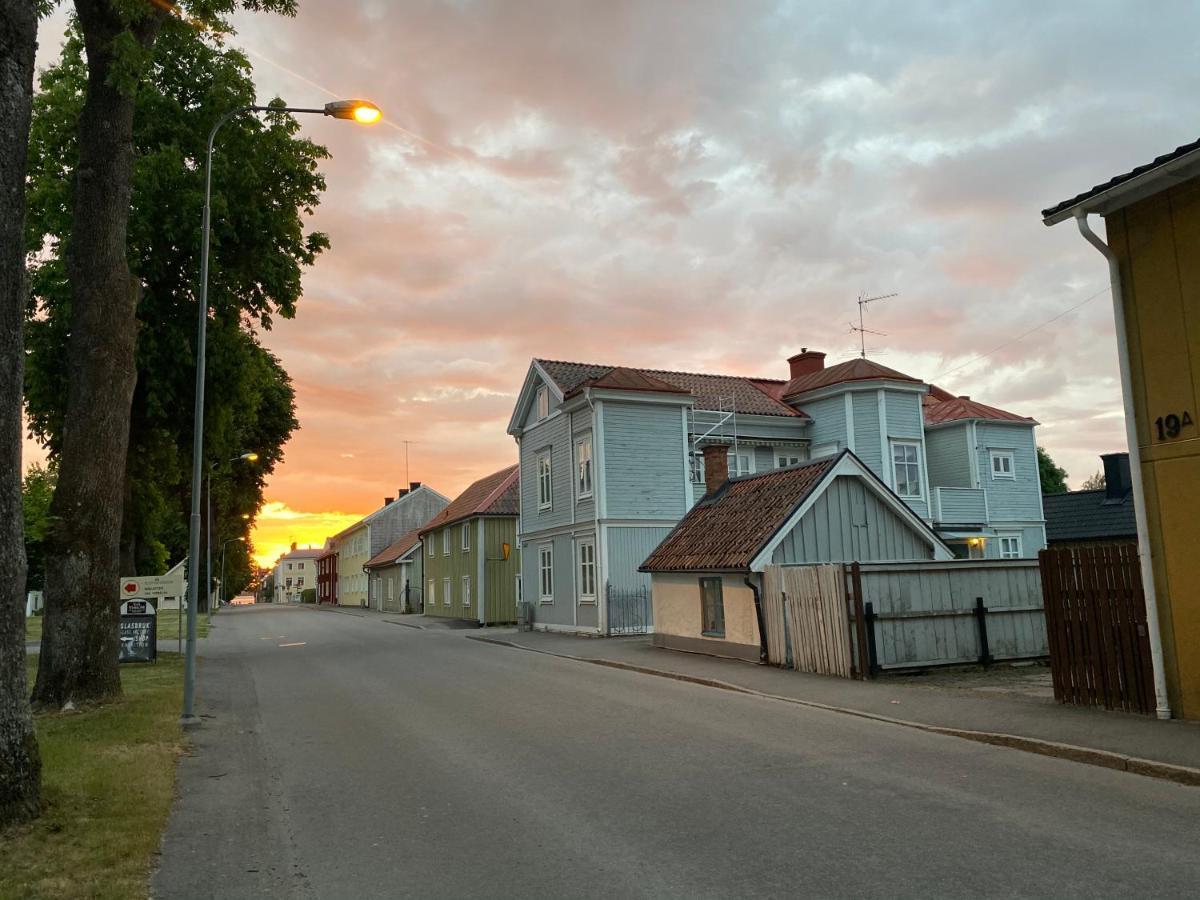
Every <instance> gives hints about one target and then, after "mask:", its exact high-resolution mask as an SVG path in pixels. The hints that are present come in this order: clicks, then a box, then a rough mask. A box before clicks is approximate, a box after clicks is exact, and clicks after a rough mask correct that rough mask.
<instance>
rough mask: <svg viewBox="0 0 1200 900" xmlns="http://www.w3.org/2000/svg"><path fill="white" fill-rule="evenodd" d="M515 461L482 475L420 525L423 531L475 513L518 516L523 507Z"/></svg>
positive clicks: (421, 532)
mask: <svg viewBox="0 0 1200 900" xmlns="http://www.w3.org/2000/svg"><path fill="white" fill-rule="evenodd" d="M517 469H518V467H517V466H516V465H515V464H514V465H511V466H509V467H508V468H506V469H501V470H500V471H499V472H493V473H492V474H491V475H487V476H485V477H483V478H480V479H479V480H478V481H476V482H475V483H474V484H472V485H471V486H470V487H468V488H467V489H466V490H465V491H463V492H462V493H461V494H459V495H458V496H457V497H455V498H454V500H453V502H451V504H450V505H449V506H447V507H446V508H445V509H443V510H442V511H441V512H440V513H438V514H437V515H436V516H434V517H433V518H432V519H430V520H429V521H428V522H426V523H425V524H424V525H422V526H421V528H420V529H419V533H420V534H421V535H425V534H428V533H429V532H430V531H433V530H434V529H435V528H441V527H443V526H445V525H452V524H454V523H455V522H460V521H462V520H463V519H470V518H473V517H475V516H515V515H517V514H519V513H520V511H521V498H520V494H519V484H518V479H517V475H518V472H517Z"/></svg>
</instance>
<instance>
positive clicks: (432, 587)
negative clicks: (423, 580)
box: [425, 578, 437, 606]
mask: <svg viewBox="0 0 1200 900" xmlns="http://www.w3.org/2000/svg"><path fill="white" fill-rule="evenodd" d="M425 592H426V593H427V594H429V605H430V606H433V605H434V604H436V603H437V582H436V581H434V580H433V579H432V578H430V579H429V584H428V585H427V586H426V589H425Z"/></svg>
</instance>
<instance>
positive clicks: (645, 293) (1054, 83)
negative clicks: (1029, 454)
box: [44, 0, 1200, 562]
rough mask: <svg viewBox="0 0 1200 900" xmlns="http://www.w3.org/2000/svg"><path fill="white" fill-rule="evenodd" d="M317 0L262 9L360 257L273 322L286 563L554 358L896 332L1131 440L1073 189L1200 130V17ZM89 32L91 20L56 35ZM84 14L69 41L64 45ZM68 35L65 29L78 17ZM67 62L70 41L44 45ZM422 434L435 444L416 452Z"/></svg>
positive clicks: (1077, 477) (881, 339)
mask: <svg viewBox="0 0 1200 900" xmlns="http://www.w3.org/2000/svg"><path fill="white" fill-rule="evenodd" d="M1155 11H1156V12H1155V14H1154V15H1147V14H1146V12H1145V7H1144V6H1142V5H1140V4H1135V3H1132V2H1130V3H1117V2H1096V0H1093V2H1086V3H1084V2H1080V3H1068V2H1062V3H1054V4H1047V3H1045V2H1038V3H1033V2H1010V3H1004V4H997V3H994V2H979V3H932V2H931V3H922V2H904V3H899V2H896V3H873V2H859V3H856V4H853V5H850V4H844V3H834V2H829V3H820V2H805V3H778V2H775V3H768V2H753V0H726V2H706V0H641V2H633V0H607V2H604V3H596V2H591V0H507V2H486V0H445V2H433V0H412V2H384V0H374V2H361V3H354V4H347V3H340V2H333V0H301V2H300V11H299V15H298V16H297V17H296V18H294V19H286V18H281V17H278V16H270V15H262V14H249V13H244V14H239V15H238V16H237V17H236V19H235V24H236V27H237V30H238V34H237V35H236V36H235V37H234V38H233V43H235V44H237V45H238V46H240V47H242V48H243V49H244V50H245V51H246V52H247V53H248V54H249V56H250V59H251V61H252V62H253V63H254V66H255V77H256V80H257V83H258V85H259V89H260V96H261V99H263V100H264V101H265V100H267V99H270V98H271V97H273V96H275V95H279V96H282V97H283V98H284V99H286V100H287V101H288V102H289V103H292V104H296V105H320V104H321V103H323V102H325V101H326V100H329V99H333V98H335V97H366V98H369V99H371V100H374V101H375V102H376V103H378V104H379V106H381V107H382V108H383V111H384V115H385V122H384V123H383V124H381V125H379V126H375V127H373V128H364V127H359V126H354V125H350V124H348V123H344V122H334V121H332V120H324V119H319V118H317V117H312V118H311V121H310V120H307V119H306V120H304V121H303V122H302V124H303V127H304V130H305V133H306V134H309V135H310V136H311V137H313V138H314V139H316V140H318V141H320V142H322V143H324V144H326V145H327V146H328V147H329V149H330V151H331V152H332V154H333V158H332V159H331V160H330V161H329V162H328V163H327V165H326V166H325V172H326V175H327V181H328V190H327V192H326V194H325V197H324V199H323V202H322V205H321V207H320V208H319V210H318V211H317V213H316V215H315V216H314V217H313V218H312V220H311V221H312V225H313V227H315V228H318V229H320V230H323V231H326V232H328V233H329V235H330V237H331V240H332V243H333V247H332V249H331V250H330V251H328V252H327V253H325V254H323V255H322V256H321V257H320V258H319V260H318V262H317V264H316V266H314V267H313V268H312V269H311V270H309V271H308V273H307V274H306V277H305V290H304V297H303V299H302V301H301V302H300V304H299V307H298V315H297V316H296V318H295V319H294V320H291V321H279V322H277V323H276V325H275V327H274V329H273V330H272V331H270V332H268V333H266V334H264V335H263V342H264V344H265V345H266V346H268V347H269V348H270V349H271V350H272V351H273V352H274V353H276V354H277V355H278V356H279V358H280V359H281V360H282V362H283V364H284V366H285V367H286V368H287V370H288V371H289V372H290V373H291V375H292V378H293V379H294V383H295V387H296V392H297V403H298V416H299V419H300V423H301V429H300V431H299V432H297V433H296V435H295V436H294V437H293V438H292V440H291V442H290V443H289V445H288V447H287V451H286V458H285V460H284V461H283V463H282V464H281V465H280V466H279V467H278V469H277V470H276V471H275V472H274V473H273V475H272V476H271V478H270V481H269V483H268V487H267V495H266V496H267V501H268V502H267V504H266V506H265V507H264V509H263V510H262V511H261V513H260V514H259V516H258V518H257V522H256V531H255V535H254V540H255V548H256V553H257V555H258V558H259V559H260V561H263V562H267V561H270V560H273V559H274V558H275V557H276V556H277V555H278V553H279V552H280V551H281V550H283V549H285V548H286V546H287V544H288V543H290V542H292V541H296V542H298V543H299V544H300V545H302V546H303V545H305V544H319V543H320V542H321V541H322V540H323V539H324V537H325V536H326V535H328V534H332V533H334V532H336V531H338V530H340V529H341V528H343V527H345V526H346V525H347V524H349V523H350V522H352V521H354V520H355V519H357V518H358V517H361V516H362V515H364V514H366V513H369V512H371V511H372V510H374V509H375V508H377V507H378V506H379V505H380V504H381V503H382V501H383V498H384V497H385V496H394V495H395V494H396V490H397V488H399V487H400V486H402V485H404V484H405V483H407V482H408V481H423V482H425V483H428V484H430V485H432V486H433V487H435V488H437V489H438V490H439V491H441V492H442V493H444V494H446V495H447V496H451V497H453V496H454V495H455V494H456V493H457V492H459V491H460V490H462V489H463V488H464V487H466V486H467V484H469V483H470V482H471V481H473V480H475V479H476V478H479V477H481V476H483V475H486V474H488V473H490V472H492V471H495V470H496V469H499V468H501V467H503V466H506V465H509V464H511V463H512V462H513V461H515V456H516V448H515V444H514V443H513V441H512V439H511V438H510V437H509V436H508V435H507V434H506V433H505V427H506V424H507V421H508V418H509V415H510V414H511V412H512V407H513V405H514V403H515V400H516V393H517V391H518V389H519V388H520V385H521V382H522V379H523V378H524V375H525V373H526V370H527V368H528V365H529V361H530V359H531V358H533V357H548V358H552V359H568V360H578V361H585V362H594V363H606V364H619V365H629V366H650V367H654V368H664V369H670V368H674V369H681V370H687V371H704V372H721V373H728V374H744V375H754V376H759V377H773V378H784V377H786V374H787V363H786V358H787V357H788V356H790V355H792V354H793V353H795V352H797V351H798V350H799V349H800V348H801V347H802V346H803V347H809V348H814V349H820V350H824V351H826V352H827V353H828V354H829V357H828V360H827V363H834V362H838V361H841V360H843V359H847V358H850V357H851V356H852V355H854V354H855V353H857V343H856V338H855V336H854V335H852V334H851V333H850V330H849V323H850V322H851V321H852V320H854V321H856V320H857V314H858V310H857V306H856V304H855V300H856V298H857V297H859V296H861V295H867V296H871V295H875V294H887V293H893V292H895V293H898V296H897V297H895V298H893V299H889V300H884V301H880V302H878V303H875V304H872V305H871V306H870V308H869V310H868V313H867V327H869V328H871V329H873V330H875V331H879V332H882V333H883V335H881V336H869V341H868V355H869V356H870V357H872V358H874V359H877V360H878V361H880V362H882V363H884V364H885V365H888V366H891V367H892V368H896V369H899V370H901V371H904V372H907V373H909V374H912V375H915V376H919V377H921V378H923V379H925V380H927V381H930V382H933V383H936V384H938V385H940V386H942V387H944V388H946V389H948V390H950V391H952V392H954V393H956V394H969V395H971V396H972V397H973V398H974V399H977V400H980V401H983V402H985V403H989V404H992V405H996V406H1000V407H1002V408H1005V409H1009V410H1011V411H1014V412H1018V413H1021V414H1023V415H1030V416H1033V417H1034V418H1036V419H1037V420H1038V421H1039V422H1041V423H1042V424H1041V426H1040V427H1039V429H1038V441H1039V443H1041V444H1042V445H1044V446H1045V447H1046V448H1047V449H1048V450H1049V451H1050V453H1051V455H1052V456H1053V457H1054V458H1055V459H1056V460H1057V461H1058V462H1059V463H1060V464H1061V465H1062V466H1063V467H1064V468H1066V469H1067V471H1068V472H1069V474H1070V479H1069V481H1070V483H1071V485H1072V486H1074V487H1077V486H1078V485H1079V483H1080V482H1081V481H1082V480H1083V479H1084V478H1086V477H1087V476H1089V475H1091V474H1092V473H1094V472H1095V471H1097V470H1098V469H1099V468H1100V461H1099V459H1098V455H1099V454H1101V453H1105V452H1109V451H1113V450H1121V449H1124V446H1125V441H1124V425H1123V418H1122V413H1121V402H1120V385H1119V381H1118V377H1117V363H1116V343H1115V338H1114V333H1113V324H1112V307H1111V300H1110V297H1109V293H1108V289H1107V288H1108V279H1107V269H1106V266H1105V263H1104V260H1103V258H1102V257H1101V256H1100V255H1099V254H1098V253H1096V251H1095V250H1094V249H1092V248H1091V247H1090V246H1088V245H1087V244H1086V243H1085V242H1084V241H1083V240H1082V238H1081V237H1080V236H1079V234H1078V233H1077V232H1076V231H1075V229H1074V228H1073V227H1072V226H1071V225H1070V224H1069V223H1067V224H1064V225H1059V226H1056V227H1054V228H1049V229H1048V228H1046V227H1045V226H1043V225H1042V223H1041V217H1040V214H1039V213H1040V210H1041V209H1043V208H1044V207H1048V206H1051V205H1053V204H1054V203H1056V202H1058V201H1059V200H1062V199H1064V198H1066V197H1069V196H1073V195H1074V194H1076V193H1078V192H1080V191H1082V190H1084V189H1086V188H1088V187H1090V186H1091V185H1093V184H1096V183H1099V182H1101V181H1104V180H1107V179H1108V178H1110V177H1111V176H1113V175H1115V174H1118V173H1120V172H1124V171H1127V170H1128V169H1130V168H1132V167H1134V166H1136V165H1140V164H1142V163H1145V162H1148V161H1149V160H1151V159H1152V158H1154V157H1155V156H1158V155H1160V154H1162V153H1164V152H1167V151H1168V150H1171V149H1173V148H1174V147H1176V146H1177V145H1179V144H1182V143H1185V142H1188V141H1191V140H1194V139H1195V138H1196V137H1197V133H1198V132H1200V90H1198V88H1200V65H1198V63H1200V59H1198V49H1197V48H1198V46H1200V45H1198V44H1197V41H1196V38H1195V35H1196V34H1200V7H1197V6H1196V5H1195V4H1190V3H1183V2H1169V0H1168V2H1163V3H1160V4H1156V6H1155ZM55 30H56V31H57V30H61V29H55ZM48 37H49V35H47V38H48ZM44 43H45V41H44ZM44 52H45V51H44ZM406 454H407V460H406Z"/></svg>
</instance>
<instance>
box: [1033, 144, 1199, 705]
mask: <svg viewBox="0 0 1200 900" xmlns="http://www.w3.org/2000/svg"><path fill="white" fill-rule="evenodd" d="M1089 214H1096V215H1100V216H1103V217H1104V224H1105V229H1106V231H1107V235H1108V240H1107V243H1105V242H1104V241H1103V240H1102V239H1101V238H1100V237H1099V236H1097V235H1096V234H1095V233H1094V232H1093V231H1092V230H1091V228H1090V227H1089V225H1088V219H1087V217H1088V215H1089ZM1042 215H1043V219H1044V221H1045V223H1046V224H1047V225H1054V224H1056V223H1058V222H1062V221H1066V220H1067V219H1074V220H1075V222H1076V224H1077V226H1078V227H1079V230H1080V232H1081V233H1082V234H1083V236H1084V238H1086V239H1087V240H1088V241H1089V242H1090V243H1091V244H1092V245H1093V246H1095V247H1096V249H1097V250H1099V251H1100V252H1101V253H1102V254H1103V255H1104V256H1105V258H1106V259H1107V260H1108V263H1109V277H1110V280H1111V282H1112V287H1113V297H1114V304H1113V310H1114V316H1115V319H1116V325H1117V344H1118V349H1119V351H1120V356H1121V359H1120V362H1121V376H1122V379H1121V380H1122V392H1123V398H1124V403H1125V413H1126V432H1127V440H1128V443H1129V453H1130V468H1131V473H1130V474H1131V475H1132V476H1133V481H1134V484H1133V488H1134V491H1133V493H1134V506H1135V510H1136V513H1137V525H1138V539H1139V544H1140V545H1141V556H1142V576H1143V577H1142V581H1143V584H1144V586H1145V587H1146V594H1147V616H1146V619H1147V626H1148V628H1149V630H1150V632H1151V634H1150V643H1151V650H1152V654H1153V656H1154V657H1155V659H1154V667H1155V680H1156V694H1157V697H1158V711H1159V715H1160V716H1165V715H1167V714H1173V715H1176V716H1181V717H1183V718H1189V719H1200V552H1198V550H1200V514H1198V512H1197V511H1198V510H1200V425H1198V424H1197V422H1198V418H1200V408H1198V405H1197V403H1198V401H1200V141H1196V142H1194V143H1191V144H1187V145H1184V146H1182V147H1179V148H1178V149H1176V150H1175V151H1173V152H1172V153H1168V154H1166V155H1164V156H1160V157H1159V158H1158V159H1156V160H1154V161H1153V162H1152V163H1149V164H1148V165H1145V166H1139V167H1138V168H1136V169H1134V170H1133V171H1131V172H1128V173H1126V174H1124V175H1118V176H1117V177H1116V178H1113V179H1112V180H1110V181H1108V182H1106V183H1104V184H1101V185H1097V186H1096V187H1094V188H1092V189H1091V190H1089V191H1085V192H1084V193H1082V194H1080V195H1079V196H1077V197H1073V198H1071V199H1070V200H1065V201H1063V202H1062V203H1060V204H1058V205H1057V206H1055V207H1052V208H1051V209H1047V210H1045V211H1043V214H1042Z"/></svg>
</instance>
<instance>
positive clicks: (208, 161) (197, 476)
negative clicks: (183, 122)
mask: <svg viewBox="0 0 1200 900" xmlns="http://www.w3.org/2000/svg"><path fill="white" fill-rule="evenodd" d="M261 112H280V113H293V114H296V113H309V114H316V115H322V116H330V117H332V118H334V119H350V120H351V121H355V122H359V123H362V124H365V125H370V124H373V123H375V122H378V121H379V120H380V119H381V118H383V114H382V112H381V111H380V109H379V107H378V106H376V105H375V104H374V103H370V102H368V101H366V100H338V101H335V102H333V103H327V104H325V106H324V107H322V108H319V109H306V108H303V107H294V106H284V107H278V106H257V105H254V106H239V107H237V108H236V109H231V110H229V111H228V112H226V113H224V114H223V115H222V116H221V117H220V118H218V119H217V121H216V122H215V123H214V124H213V127H212V130H210V131H209V132H208V146H207V151H206V154H205V158H204V212H203V215H202V217H201V224H200V303H199V304H198V306H199V310H198V314H199V323H198V325H197V328H196V406H195V412H194V417H193V426H192V432H193V434H192V514H191V519H190V521H189V530H190V537H189V541H188V547H189V549H190V556H189V557H188V559H189V563H188V592H187V597H188V618H187V653H186V655H185V656H184V659H183V715H182V716H181V717H180V722H181V723H182V724H183V725H196V724H198V723H199V722H200V719H199V718H198V717H197V716H196V714H195V712H194V709H193V707H194V703H195V693H196V608H197V607H196V601H197V598H198V596H199V593H200V566H199V565H197V564H196V561H197V560H199V558H200V486H201V475H202V474H203V467H202V459H201V457H202V456H203V454H204V368H205V366H204V354H205V342H206V339H207V332H208V250H209V242H210V237H211V234H210V232H211V222H212V155H213V141H214V140H215V139H216V137H217V132H218V131H219V130H220V129H221V126H222V125H224V124H225V123H226V122H228V121H229V120H230V119H232V118H233V117H234V116H239V115H242V114H244V113H261ZM243 455H244V456H245V458H247V459H250V458H251V456H252V454H243ZM253 458H254V459H257V458H258V457H257V456H256V455H253ZM210 583H211V582H210Z"/></svg>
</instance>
